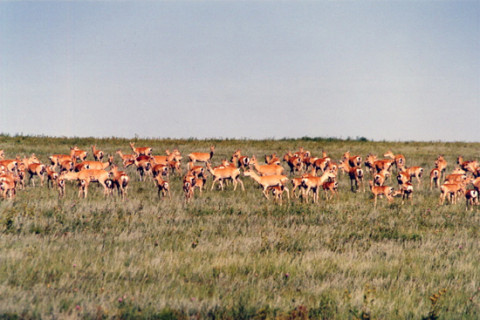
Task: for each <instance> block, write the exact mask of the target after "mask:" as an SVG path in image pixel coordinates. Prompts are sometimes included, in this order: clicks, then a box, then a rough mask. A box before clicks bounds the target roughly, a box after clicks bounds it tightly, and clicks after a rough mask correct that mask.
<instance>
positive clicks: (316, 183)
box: [302, 171, 336, 203]
mask: <svg viewBox="0 0 480 320" xmlns="http://www.w3.org/2000/svg"><path fill="white" fill-rule="evenodd" d="M335 178H336V174H335V173H334V172H332V171H325V172H324V173H323V174H322V176H320V177H316V176H313V175H308V174H305V175H303V176H302V185H303V187H304V190H303V197H304V198H305V201H308V194H309V193H310V190H313V202H314V203H316V202H317V201H318V194H319V192H320V188H322V186H323V184H324V183H325V182H327V181H328V180H329V179H331V180H333V179H335Z"/></svg>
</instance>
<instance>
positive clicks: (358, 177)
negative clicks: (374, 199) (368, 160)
mask: <svg viewBox="0 0 480 320" xmlns="http://www.w3.org/2000/svg"><path fill="white" fill-rule="evenodd" d="M338 168H339V169H343V171H345V172H346V173H347V174H348V176H349V177H350V188H351V189H352V191H353V192H356V191H357V190H358V189H359V188H360V185H361V186H362V189H363V192H365V185H364V184H363V170H362V169H361V168H360V167H358V166H354V167H353V166H350V162H349V161H346V160H343V161H342V162H340V165H339V166H338ZM354 181H355V189H354V187H353V182H354Z"/></svg>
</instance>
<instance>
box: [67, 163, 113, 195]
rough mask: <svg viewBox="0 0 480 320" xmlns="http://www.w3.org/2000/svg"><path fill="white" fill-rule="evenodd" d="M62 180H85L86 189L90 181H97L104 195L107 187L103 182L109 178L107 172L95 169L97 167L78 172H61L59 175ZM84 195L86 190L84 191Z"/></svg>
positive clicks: (106, 193) (106, 192)
mask: <svg viewBox="0 0 480 320" xmlns="http://www.w3.org/2000/svg"><path fill="white" fill-rule="evenodd" d="M60 176H61V177H62V179H63V180H79V181H81V180H85V182H84V184H86V189H87V191H88V184H90V182H98V183H99V184H100V185H102V187H103V193H104V195H105V196H106V195H108V188H107V186H106V184H105V181H106V180H107V179H109V176H110V174H109V172H108V171H105V170H97V169H87V170H82V171H80V172H63V173H62V174H61V175H60ZM85 197H86V192H85Z"/></svg>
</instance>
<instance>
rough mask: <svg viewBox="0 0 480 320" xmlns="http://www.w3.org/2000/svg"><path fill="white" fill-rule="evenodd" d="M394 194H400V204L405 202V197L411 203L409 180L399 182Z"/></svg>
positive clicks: (411, 190) (411, 195)
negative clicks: (402, 182) (398, 187)
mask: <svg viewBox="0 0 480 320" xmlns="http://www.w3.org/2000/svg"><path fill="white" fill-rule="evenodd" d="M396 195H401V196H402V205H403V204H404V203H405V199H407V200H408V199H410V203H413V185H412V184H411V183H410V182H406V183H404V184H401V185H400V189H399V190H398V191H396V192H395V193H394V195H393V196H396Z"/></svg>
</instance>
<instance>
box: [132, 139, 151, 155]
mask: <svg viewBox="0 0 480 320" xmlns="http://www.w3.org/2000/svg"><path fill="white" fill-rule="evenodd" d="M130 148H132V151H133V153H135V155H136V156H137V157H139V156H151V155H152V151H153V149H152V148H151V147H138V148H137V147H135V143H134V142H130Z"/></svg>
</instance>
